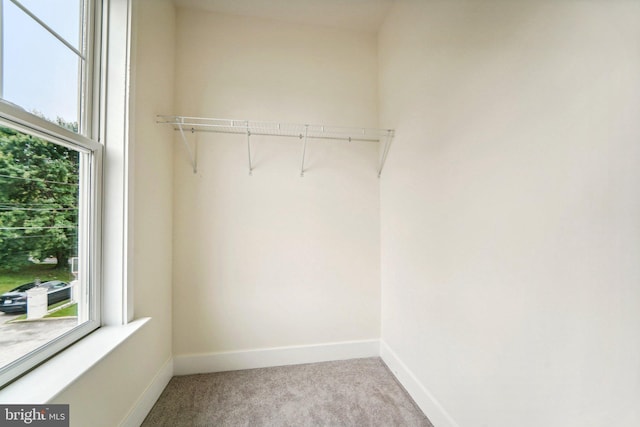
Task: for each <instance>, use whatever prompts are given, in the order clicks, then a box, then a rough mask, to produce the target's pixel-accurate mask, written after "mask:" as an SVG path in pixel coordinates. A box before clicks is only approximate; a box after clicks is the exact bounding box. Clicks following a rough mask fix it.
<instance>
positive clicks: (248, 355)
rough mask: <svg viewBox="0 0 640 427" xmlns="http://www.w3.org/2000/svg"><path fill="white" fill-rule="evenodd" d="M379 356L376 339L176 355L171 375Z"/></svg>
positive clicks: (378, 346)
mask: <svg viewBox="0 0 640 427" xmlns="http://www.w3.org/2000/svg"><path fill="white" fill-rule="evenodd" d="M379 355H380V341H379V340H377V339H376V340H362V341H344V342H336V343H326V344H316V345H302V346H290V347H275V348H262V349H255V350H244V351H232V352H223V353H206V354H189V355H183V356H176V357H175V358H174V362H173V366H174V375H190V374H202V373H209V372H223V371H236V370H241V369H254V368H267V367H271V366H284V365H299V364H302V363H316V362H328V361H332V360H346V359H358V358H362V357H378V356H379Z"/></svg>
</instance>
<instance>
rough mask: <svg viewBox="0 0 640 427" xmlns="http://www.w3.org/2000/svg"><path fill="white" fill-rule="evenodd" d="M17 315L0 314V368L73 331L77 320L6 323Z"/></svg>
mask: <svg viewBox="0 0 640 427" xmlns="http://www.w3.org/2000/svg"><path fill="white" fill-rule="evenodd" d="M18 316H20V315H19V314H6V313H0V366H4V365H6V364H7V363H10V362H11V361H13V360H15V359H17V358H18V357H21V356H23V355H25V354H27V353H29V352H30V351H33V350H35V349H36V348H38V347H40V346H41V345H43V344H45V343H47V342H48V341H51V340H52V339H54V338H56V337H58V336H60V335H62V334H64V333H65V332H67V331H69V330H71V329H73V328H74V327H75V326H76V325H77V324H78V319H76V318H73V319H46V320H37V321H29V322H17V323H7V322H8V321H10V320H13V319H15V318H16V317H18Z"/></svg>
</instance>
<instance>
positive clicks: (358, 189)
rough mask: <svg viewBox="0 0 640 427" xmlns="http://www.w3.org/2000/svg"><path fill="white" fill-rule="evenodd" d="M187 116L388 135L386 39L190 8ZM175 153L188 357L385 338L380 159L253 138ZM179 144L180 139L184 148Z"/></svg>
mask: <svg viewBox="0 0 640 427" xmlns="http://www.w3.org/2000/svg"><path fill="white" fill-rule="evenodd" d="M176 52H177V56H176V66H177V69H176V108H175V112H176V114H182V115H195V116H204V117H222V118H234V119H250V120H266V121H284V122H294V123H295V122H302V123H320V124H327V125H342V126H349V125H353V126H375V125H376V124H377V53H376V52H377V40H376V37H375V35H373V34H365V33H358V32H349V31H345V30H337V29H332V28H328V27H326V28H325V27H313V26H308V25H297V24H288V23H284V22H279V21H270V20H261V19H256V18H242V17H235V16H225V15H218V14H213V13H207V12H202V11H191V10H187V9H178V19H177V50H176ZM188 138H189V142H190V143H193V141H194V140H196V139H197V141H198V142H199V146H198V173H197V174H193V173H192V171H191V166H190V165H189V164H188V160H187V155H186V152H185V151H184V149H183V147H182V146H181V144H180V143H178V142H176V148H175V153H174V155H175V164H174V167H175V186H174V192H175V204H174V221H175V222H174V254H175V257H174V260H175V261H174V304H173V309H174V332H173V348H174V354H175V355H176V356H184V355H190V354H196V353H204V354H206V353H215V352H222V351H238V350H247V349H261V348H268V347H280V346H294V345H305V344H321V343H329V342H342V341H351V340H363V339H371V338H374V339H376V338H378V337H379V334H380V281H379V280H380V278H379V192H378V179H377V175H376V164H377V155H378V148H377V144H371V143H355V142H354V143H351V144H348V143H335V142H328V143H327V142H317V141H316V142H313V141H312V142H310V145H309V147H308V150H307V172H306V175H305V177H304V178H301V177H300V176H299V167H300V158H301V151H302V143H301V141H300V140H297V139H277V138H276V139H273V138H272V139H267V138H264V137H258V136H256V137H253V140H252V144H253V148H252V150H253V156H254V158H253V162H254V165H255V169H254V172H253V176H249V175H248V166H247V147H246V139H245V138H244V137H243V136H238V135H216V134H205V133H200V134H196V135H191V134H188ZM176 141H177V140H176Z"/></svg>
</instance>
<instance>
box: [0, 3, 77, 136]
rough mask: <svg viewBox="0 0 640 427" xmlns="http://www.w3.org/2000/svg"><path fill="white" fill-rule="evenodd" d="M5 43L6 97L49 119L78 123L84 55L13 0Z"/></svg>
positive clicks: (7, 12) (5, 22) (5, 27)
mask: <svg viewBox="0 0 640 427" xmlns="http://www.w3.org/2000/svg"><path fill="white" fill-rule="evenodd" d="M71 15H72V14H71ZM69 19H70V20H71V21H72V22H73V24H70V25H72V26H73V25H76V26H77V21H75V19H76V18H74V17H73V16H71V17H70V18H69ZM3 43H4V45H3V70H2V79H3V81H2V83H3V85H2V86H3V94H2V97H3V98H4V99H6V100H7V101H10V102H12V103H14V104H17V105H19V106H21V107H22V108H24V109H25V110H27V111H29V112H32V113H36V114H37V115H41V116H43V117H45V118H47V119H48V120H51V121H54V122H56V121H57V119H58V118H60V119H61V120H62V121H64V122H66V123H70V124H76V123H77V122H78V120H79V101H80V98H79V95H80V91H79V88H80V85H81V79H80V76H81V73H80V69H81V68H80V66H81V58H79V57H78V56H77V55H76V54H75V53H74V52H73V51H71V50H70V49H69V48H68V47H67V46H65V45H64V44H62V42H60V41H59V40H58V39H56V38H55V37H53V36H52V35H51V34H50V33H49V32H47V31H46V30H45V29H44V28H42V27H41V26H40V25H39V24H38V23H36V22H35V21H34V20H33V19H31V18H30V17H29V16H27V15H26V14H25V13H24V12H22V11H21V10H20V9H18V8H17V7H16V6H15V5H14V4H13V3H11V2H9V1H5V2H4V17H3ZM75 127H76V128H77V125H76V126H75Z"/></svg>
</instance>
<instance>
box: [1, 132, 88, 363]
mask: <svg viewBox="0 0 640 427" xmlns="http://www.w3.org/2000/svg"><path fill="white" fill-rule="evenodd" d="M85 158H86V154H84V153H80V152H78V151H76V150H73V149H70V148H67V147H64V146H61V145H58V144H55V143H53V142H50V141H46V140H44V139H42V138H38V137H35V136H31V135H27V134H25V133H22V132H19V131H16V130H13V129H11V128H8V127H2V126H0V370H1V369H3V368H5V367H7V365H9V364H11V363H12V362H14V361H16V360H18V359H19V358H21V357H23V356H25V355H27V354H28V353H29V352H31V351H33V350H35V349H37V348H39V347H41V346H42V345H44V344H46V343H48V342H50V341H52V340H53V339H55V338H57V337H59V336H60V335H62V334H64V333H66V332H68V331H70V330H72V329H73V328H75V327H77V326H78V325H79V324H81V323H83V322H85V321H87V320H88V319H87V318H83V317H82V313H84V312H86V311H87V310H83V308H84V305H85V304H86V301H87V298H86V295H87V293H88V292H89V291H88V289H87V286H88V283H87V280H86V278H85V277H84V276H81V275H80V274H79V272H75V271H72V269H71V261H72V260H73V259H74V258H78V257H79V256H80V255H81V254H82V253H83V252H82V248H81V244H79V242H81V241H82V240H85V241H86V239H83V238H82V230H81V225H80V223H79V222H80V220H79V219H80V217H81V215H82V214H83V211H84V210H85V209H86V208H85V207H84V206H83V204H82V202H81V191H82V188H83V186H84V185H85V184H84V183H83V181H84V180H86V178H85V177H84V176H83V174H82V172H81V171H82V169H83V168H82V165H81V163H82V162H83V161H85V160H83V159H85ZM79 237H80V238H79ZM76 263H77V261H76ZM79 264H80V265H82V262H80V263H79ZM78 313H80V314H81V315H80V317H79V316H78ZM43 318H47V319H55V320H52V321H46V322H45V321H41V319H43Z"/></svg>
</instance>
